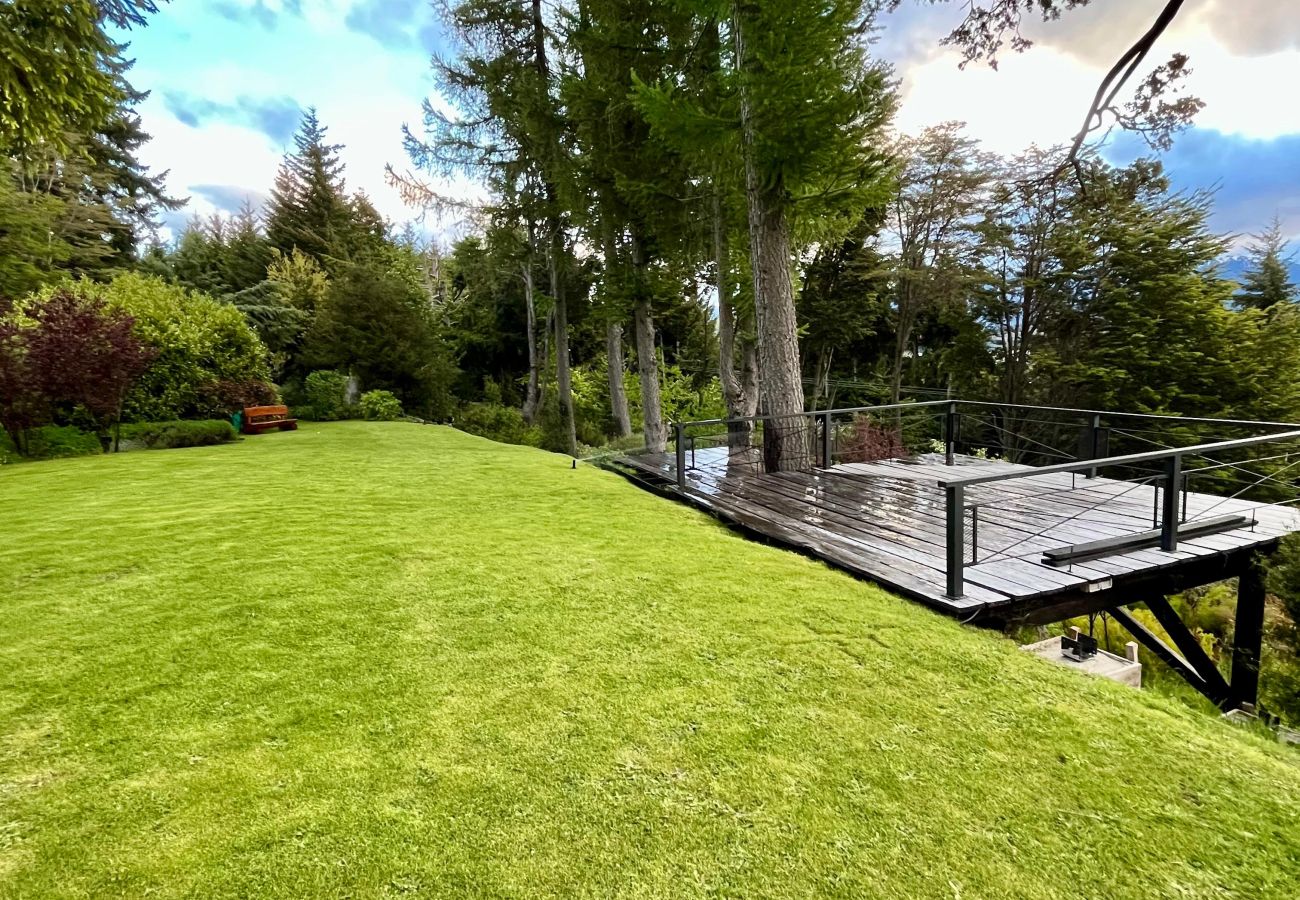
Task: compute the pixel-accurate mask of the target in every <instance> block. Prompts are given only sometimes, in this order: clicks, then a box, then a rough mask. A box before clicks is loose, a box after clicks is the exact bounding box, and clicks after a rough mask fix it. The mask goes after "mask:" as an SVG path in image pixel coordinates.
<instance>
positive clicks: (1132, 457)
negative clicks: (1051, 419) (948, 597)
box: [939, 430, 1300, 487]
mask: <svg viewBox="0 0 1300 900" xmlns="http://www.w3.org/2000/svg"><path fill="white" fill-rule="evenodd" d="M1293 438H1300V430H1296V431H1284V432H1281V433H1279V434H1257V435H1253V436H1251V437H1246V438H1236V439H1235V440H1231V441H1217V442H1215V443H1212V444H1193V445H1192V446H1190V447H1173V448H1170V449H1168V450H1146V451H1143V452H1142V453H1126V454H1124V455H1122V456H1099V457H1097V458H1095V459H1084V460H1078V461H1075V462H1066V463H1053V464H1052V465H1050V466H1035V467H1034V468H1032V469H1016V470H1014V471H1011V472H999V473H996V474H985V475H969V476H967V477H965V478H945V479H941V480H940V481H939V487H970V486H972V485H977V484H989V483H990V482H994V481H1010V480H1011V479H1013V478H1028V477H1032V476H1034V475H1054V474H1056V473H1058V472H1085V471H1087V470H1089V469H1103V468H1106V467H1107V466H1127V465H1132V464H1134V463H1141V462H1156V461H1158V460H1162V459H1168V458H1169V457H1171V456H1187V455H1189V454H1191V455H1202V454H1205V453H1207V452H1218V451H1220V450H1235V449H1237V448H1238V447H1253V446H1254V445H1256V444H1269V443H1272V442H1273V441H1286V440H1291V439H1293Z"/></svg>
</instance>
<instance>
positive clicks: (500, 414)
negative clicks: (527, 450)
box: [452, 403, 542, 447]
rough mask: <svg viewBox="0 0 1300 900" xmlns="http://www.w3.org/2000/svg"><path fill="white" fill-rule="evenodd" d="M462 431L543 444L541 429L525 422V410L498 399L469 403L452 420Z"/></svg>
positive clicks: (502, 441)
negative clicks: (496, 401)
mask: <svg viewBox="0 0 1300 900" xmlns="http://www.w3.org/2000/svg"><path fill="white" fill-rule="evenodd" d="M452 424H453V425H455V426H456V427H457V428H459V429H460V430H461V431H466V432H468V433H470V434H477V435H479V436H480V437H485V438H490V439H491V440H494V441H500V442H501V443H503V444H525V445H527V446H529V447H539V446H541V444H542V433H541V429H539V428H537V427H536V426H529V425H527V424H526V423H525V422H524V414H523V413H522V412H520V411H519V410H517V409H515V408H514V407H513V406H500V405H498V404H495V403H466V404H465V405H464V406H462V407H461V408H460V410H459V412H457V413H456V417H455V419H454V420H453V422H452Z"/></svg>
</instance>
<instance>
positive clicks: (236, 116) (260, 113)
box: [163, 91, 302, 145]
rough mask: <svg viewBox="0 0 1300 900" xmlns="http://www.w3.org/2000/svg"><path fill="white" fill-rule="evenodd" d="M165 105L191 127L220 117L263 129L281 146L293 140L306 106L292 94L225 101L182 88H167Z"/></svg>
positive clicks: (225, 120)
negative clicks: (302, 106)
mask: <svg viewBox="0 0 1300 900" xmlns="http://www.w3.org/2000/svg"><path fill="white" fill-rule="evenodd" d="M163 105H164V106H165V107H166V109H167V111H168V112H170V113H171V114H172V115H173V116H175V117H176V118H177V119H178V120H180V121H181V122H183V123H184V124H186V125H188V126H190V127H191V128H200V127H202V126H203V125H204V124H205V123H206V122H208V121H210V120H213V119H216V120H218V121H222V122H230V123H234V124H237V125H244V126H246V127H249V128H252V129H254V130H255V131H260V132H261V133H262V134H264V135H266V136H267V137H268V138H270V139H271V140H272V141H273V142H274V143H276V144H279V145H283V144H287V143H288V142H289V139H290V138H292V137H293V133H294V130H295V129H296V128H297V127H298V121H299V120H300V119H301V118H302V109H301V107H299V105H298V102H297V101H296V100H294V99H293V98H292V97H265V98H259V97H249V96H246V95H245V96H240V97H236V98H235V100H234V101H233V102H230V103H224V102H221V101H217V100H210V99H208V98H206V97H194V96H191V95H189V94H185V93H181V92H178V91H167V92H165V93H164V94H163Z"/></svg>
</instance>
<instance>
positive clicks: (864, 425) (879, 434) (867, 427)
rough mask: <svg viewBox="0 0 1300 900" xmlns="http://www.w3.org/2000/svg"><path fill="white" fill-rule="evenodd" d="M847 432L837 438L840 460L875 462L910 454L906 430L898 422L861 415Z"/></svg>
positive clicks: (854, 420)
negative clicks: (905, 440)
mask: <svg viewBox="0 0 1300 900" xmlns="http://www.w3.org/2000/svg"><path fill="white" fill-rule="evenodd" d="M846 431H847V433H844V434H837V435H836V437H835V445H836V446H835V453H836V459H839V460H842V461H843V462H855V463H861V462H875V461H876V460H880V459H897V458H899V457H901V456H906V455H907V448H906V445H905V444H904V443H903V433H902V431H901V430H900V429H899V428H898V426H896V425H884V424H881V423H879V422H877V421H875V420H874V419H872V418H871V417H870V416H862V415H858V416H854V417H853V421H852V422H851V423H850V424H849V427H848V428H847V429H846Z"/></svg>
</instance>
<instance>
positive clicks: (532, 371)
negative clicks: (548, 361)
mask: <svg viewBox="0 0 1300 900" xmlns="http://www.w3.org/2000/svg"><path fill="white" fill-rule="evenodd" d="M520 268H521V269H523V276H524V311H525V313H526V319H527V325H526V327H527V329H528V390H527V393H526V394H525V395H524V421H525V422H527V423H528V424H529V425H531V424H533V422H534V421H536V419H537V409H538V406H539V405H540V403H541V395H540V384H541V368H542V365H541V360H540V359H539V358H538V355H537V304H536V298H535V296H534V286H533V265H532V257H531V256H530V257H529V259H528V261H526V262H525V263H524V264H523V265H522V266H520Z"/></svg>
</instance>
